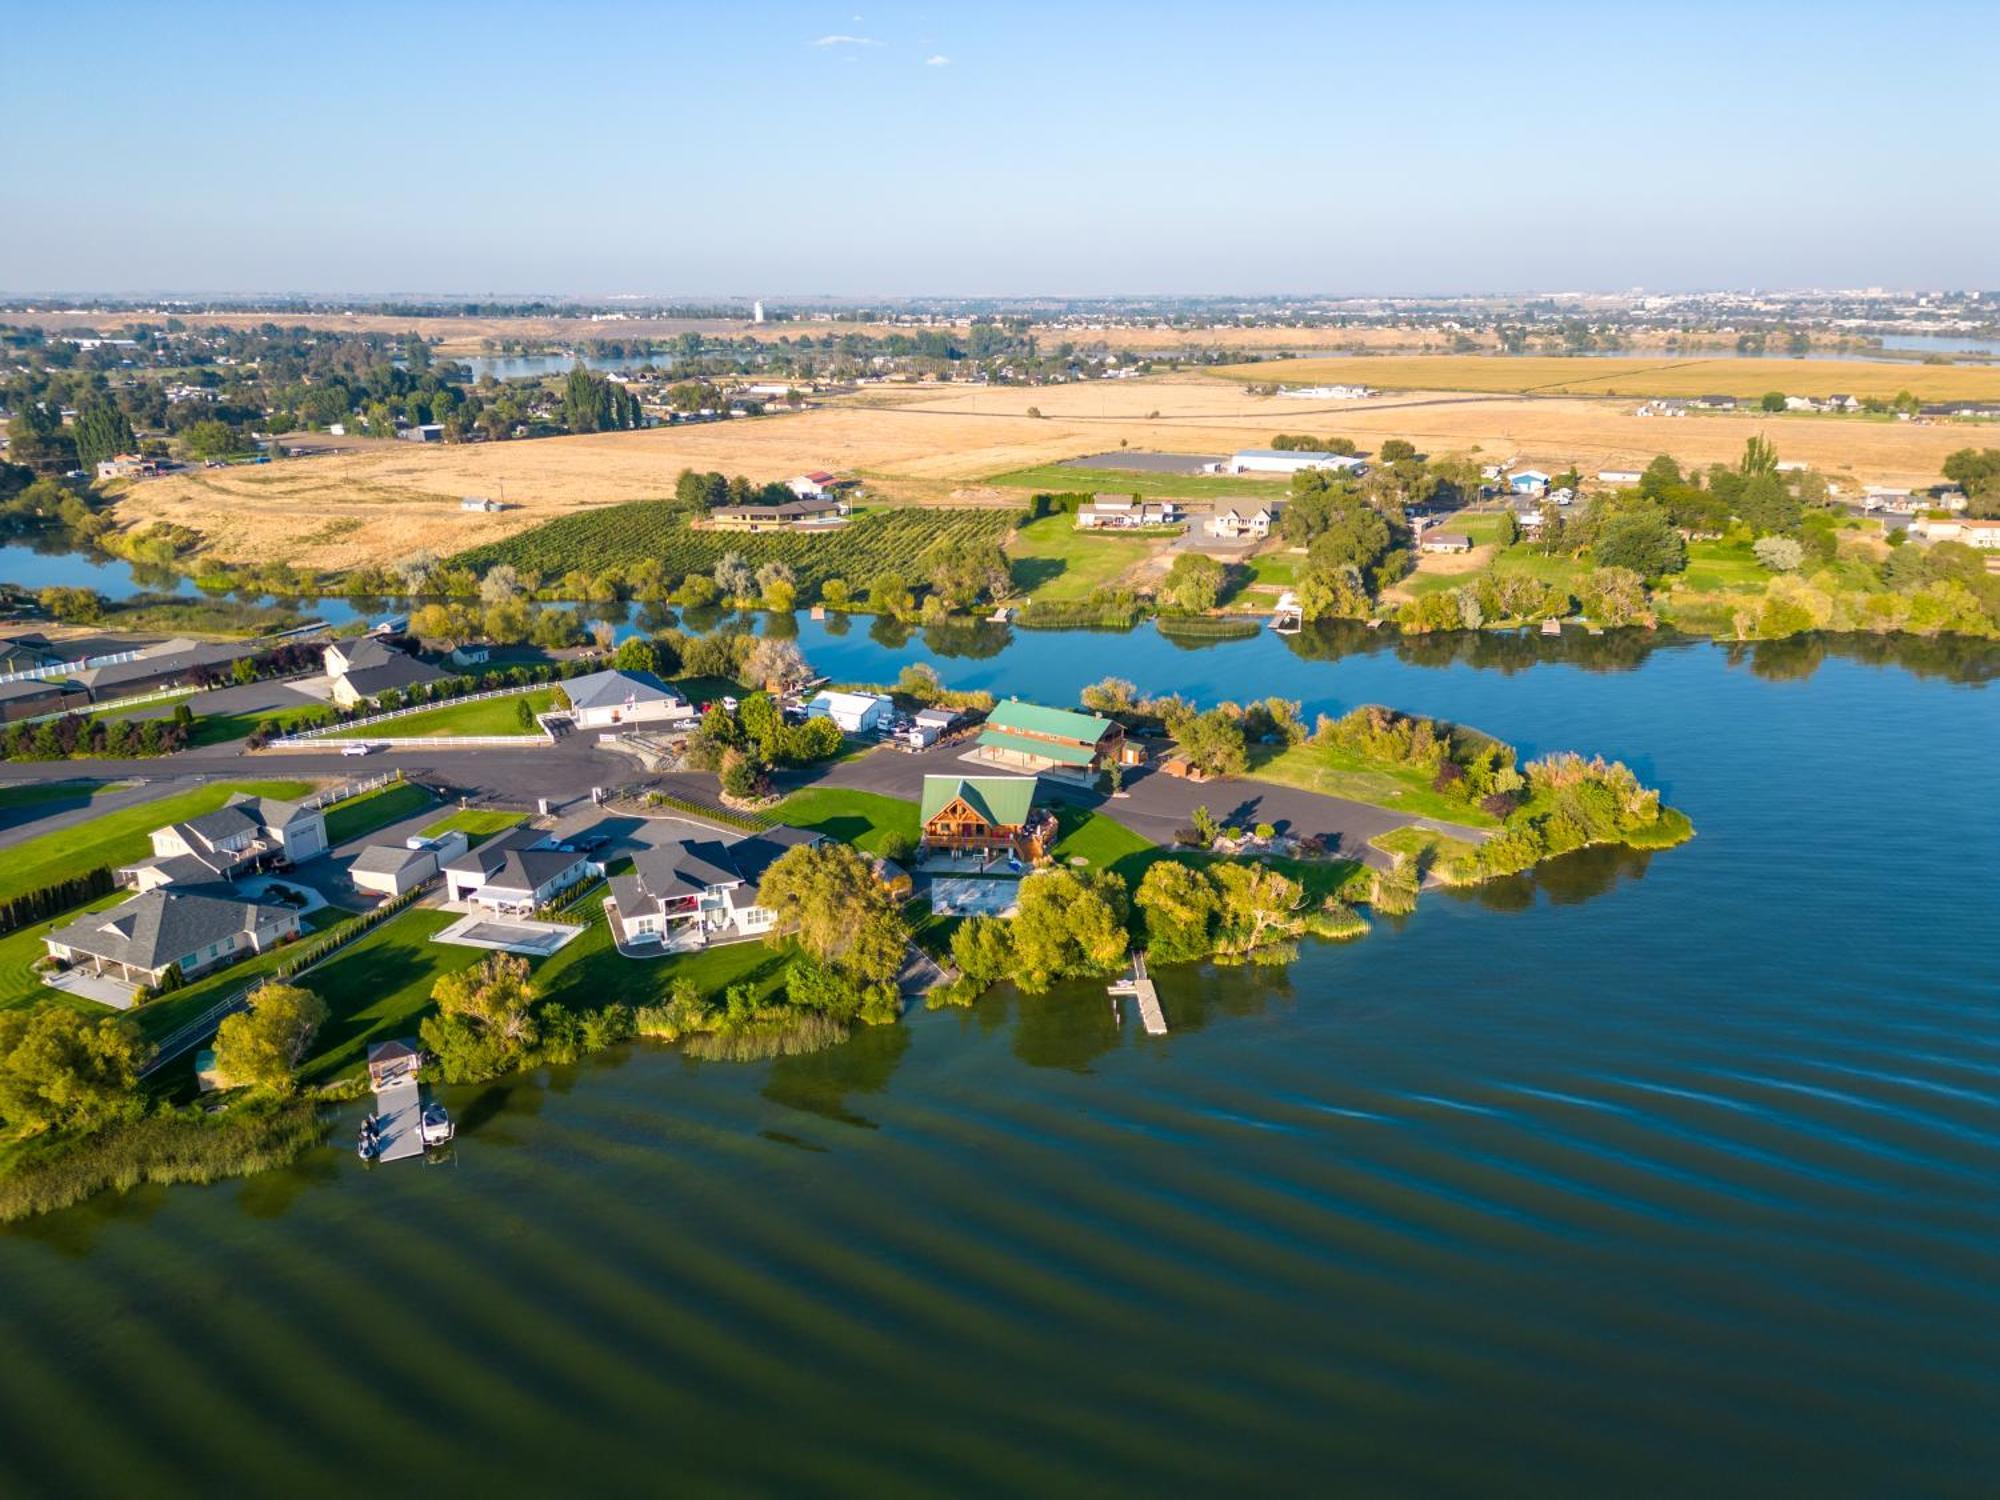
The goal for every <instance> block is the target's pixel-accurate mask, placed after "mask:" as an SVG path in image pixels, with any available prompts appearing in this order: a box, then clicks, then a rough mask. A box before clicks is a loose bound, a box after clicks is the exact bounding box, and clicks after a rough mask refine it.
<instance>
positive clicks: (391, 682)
mask: <svg viewBox="0 0 2000 1500" xmlns="http://www.w3.org/2000/svg"><path fill="white" fill-rule="evenodd" d="M324 660H325V662H326V676H327V681H328V683H329V684H330V685H331V688H332V694H331V696H332V698H333V701H334V702H335V703H337V704H338V705H340V707H342V708H353V707H354V706H355V705H356V704H359V703H365V702H367V701H368V700H370V699H372V698H377V697H380V696H381V695H382V694H383V693H386V692H388V691H390V690H391V689H392V688H393V689H395V690H396V691H398V692H405V691H407V690H408V689H410V688H413V687H423V686H427V685H428V684H430V683H433V682H442V681H444V679H445V678H446V677H447V676H449V675H450V674H449V673H446V672H441V671H439V670H438V669H437V668H436V667H434V666H432V665H431V664H430V663H429V662H423V661H418V660H417V658H416V657H414V656H411V655H410V654H409V653H408V652H406V651H399V650H397V649H396V648H395V647H394V646H392V645H390V644H389V643H388V642H387V641H385V640H383V639H382V638H381V637H380V636H375V635H363V636H356V637H355V638H353V639H352V640H338V641H334V642H332V643H331V644H330V645H328V646H327V648H326V652H325V656H324Z"/></svg>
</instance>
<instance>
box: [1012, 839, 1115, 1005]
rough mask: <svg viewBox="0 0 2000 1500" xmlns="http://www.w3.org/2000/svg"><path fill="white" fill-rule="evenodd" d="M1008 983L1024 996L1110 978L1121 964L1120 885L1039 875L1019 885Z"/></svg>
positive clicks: (1107, 878) (1097, 877)
mask: <svg viewBox="0 0 2000 1500" xmlns="http://www.w3.org/2000/svg"><path fill="white" fill-rule="evenodd" d="M1013 935H1014V957H1015V967H1014V970H1013V979H1014V982H1015V984H1017V985H1018V986H1020V988H1022V989H1023V990H1026V991H1028V992H1029V993H1031V994H1033V993H1037V992H1039V991H1041V990H1045V989H1047V988H1048V987H1049V986H1050V985H1052V984H1054V983H1055V982H1056V981H1057V980H1059V979H1070V978H1087V977H1090V976H1092V975H1101V974H1109V973H1113V972H1115V971H1116V970H1117V968H1118V966H1119V965H1120V964H1122V963H1123V962H1124V961H1125V951H1126V948H1127V945H1128V941H1129V940H1128V938H1127V936H1126V932H1125V882H1124V881H1122V880H1120V879H1119V878H1118V877H1117V876H1116V875H1112V874H1109V873H1100V874H1091V875H1079V874H1077V873H1076V872H1075V871H1073V870H1060V869H1059V870H1043V871H1039V872H1037V873H1036V874H1033V875H1030V876H1029V877H1028V878H1027V879H1026V880H1024V881H1022V882H1021V888H1020V897H1019V909H1018V910H1017V911H1016V913H1015V915H1014V933H1013Z"/></svg>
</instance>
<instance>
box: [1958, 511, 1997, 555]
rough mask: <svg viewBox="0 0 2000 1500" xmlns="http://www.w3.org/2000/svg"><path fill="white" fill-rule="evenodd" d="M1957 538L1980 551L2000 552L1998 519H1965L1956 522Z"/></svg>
mask: <svg viewBox="0 0 2000 1500" xmlns="http://www.w3.org/2000/svg"><path fill="white" fill-rule="evenodd" d="M1958 528H1959V529H1958V539H1959V540H1960V541H1961V542H1963V543H1965V545H1966V546H1968V547H1977V548H1978V549H1979V550H1980V551H1981V552H2000V521H1996V520H1990V519H1983V520H1982V519H1967V520H1963V521H1960V522H1959V523H1958Z"/></svg>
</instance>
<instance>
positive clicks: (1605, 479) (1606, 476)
mask: <svg viewBox="0 0 2000 1500" xmlns="http://www.w3.org/2000/svg"><path fill="white" fill-rule="evenodd" d="M1643 478H1645V475H1643V474H1641V473H1640V472H1639V471H1638V470H1637V469H1599V470H1598V471H1597V481H1598V483H1599V484H1637V483H1638V482H1639V481H1640V480H1641V479H1643Z"/></svg>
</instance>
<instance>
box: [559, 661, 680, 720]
mask: <svg viewBox="0 0 2000 1500" xmlns="http://www.w3.org/2000/svg"><path fill="white" fill-rule="evenodd" d="M562 688H563V691H564V692H565V693H567V694H568V695H569V706H570V711H571V715H572V717H573V718H574V719H575V721H576V727H577V728H579V729H609V728H611V727H613V726H615V725H620V724H659V723H664V722H667V721H670V720H675V719H692V718H693V717H694V709H693V708H692V707H691V706H690V705H689V703H688V701H687V698H686V697H685V696H683V695H682V694H681V693H680V692H679V691H678V690H676V689H674V688H671V687H668V686H667V685H666V684H665V683H664V682H662V681H660V679H659V678H657V677H655V676H654V675H653V674H652V673H651V672H591V673H587V674H586V675H584V676H582V677H572V678H570V679H569V680H568V681H567V682H565V683H563V684H562Z"/></svg>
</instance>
